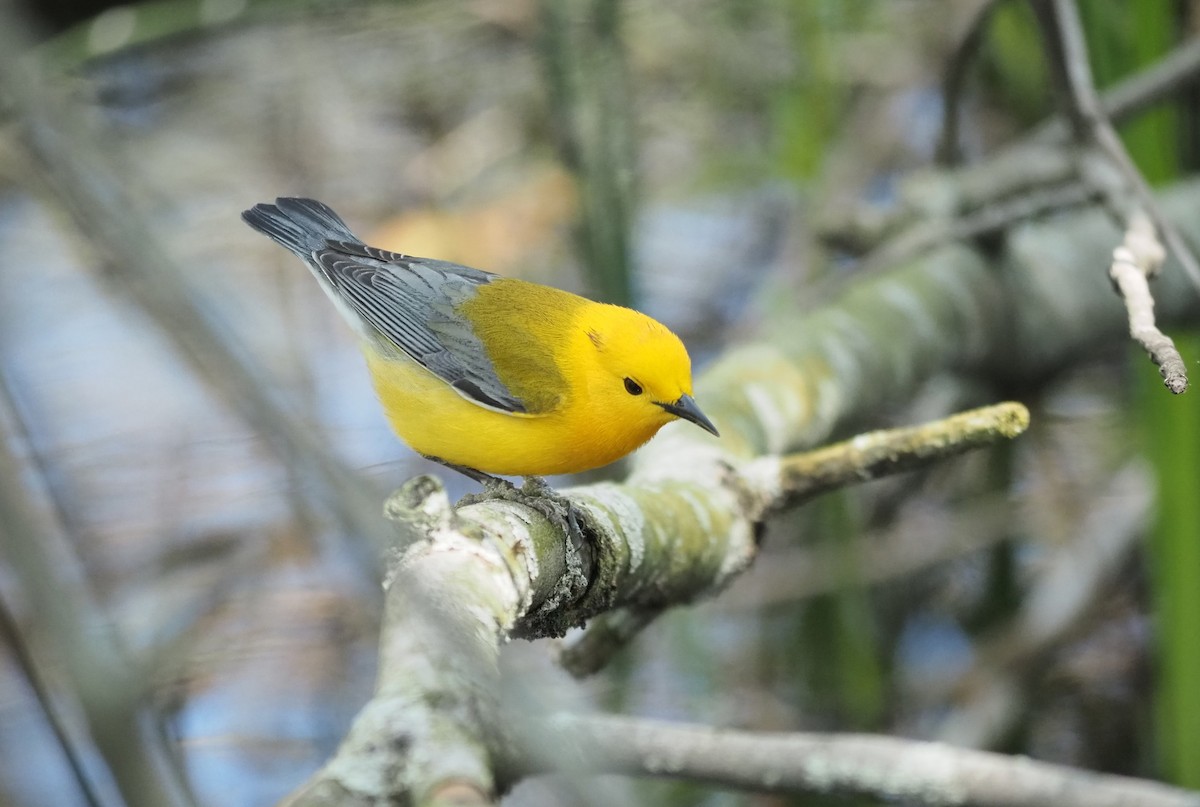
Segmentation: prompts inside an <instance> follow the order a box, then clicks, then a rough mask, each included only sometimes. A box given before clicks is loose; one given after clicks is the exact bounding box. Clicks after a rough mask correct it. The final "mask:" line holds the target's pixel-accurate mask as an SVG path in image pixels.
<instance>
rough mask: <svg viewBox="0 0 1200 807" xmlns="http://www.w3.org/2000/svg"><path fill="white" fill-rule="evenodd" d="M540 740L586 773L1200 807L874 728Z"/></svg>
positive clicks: (652, 730)
mask: <svg viewBox="0 0 1200 807" xmlns="http://www.w3.org/2000/svg"><path fill="white" fill-rule="evenodd" d="M542 731H543V732H545V734H546V735H548V736H547V737H545V738H543V740H542V742H553V743H556V744H557V745H558V746H560V748H561V749H563V750H562V751H561V755H563V756H565V755H566V753H567V752H566V750H565V749H570V751H571V752H572V753H571V754H570V759H571V763H572V766H571V767H572V768H573V769H574V770H577V771H579V772H581V773H582V772H590V773H626V774H633V775H639V776H657V777H663V776H669V777H684V778H687V779H690V780H693V781H695V780H698V781H702V782H710V783H712V784H716V785H720V786H722V787H731V786H732V787H738V788H744V789H747V790H757V791H765V792H770V793H800V794H808V795H818V794H820V795H840V796H869V797H873V798H876V799H883V800H886V801H889V802H890V801H901V802H904V803H909V804H927V805H946V807H950V805H954V806H955V807H966V805H973V806H974V807H985V805H986V806H987V807H1029V806H1030V805H1050V804H1052V805H1055V807H1132V805H1138V807H1200V793H1196V792H1194V791H1189V790H1184V789H1182V788H1176V787H1170V786H1168V785H1163V784H1159V783H1157V782H1148V781H1144V780H1139V779H1130V778H1127V777H1124V776H1108V775H1103V774H1096V773H1092V772H1090V771H1081V770H1077V769H1073V768H1067V767H1064V766H1061V765H1051V764H1048V763H1045V762H1037V761H1035V760H1031V759H1029V758H1027V757H1014V756H1006V755H1003V754H992V753H987V752H983V751H973V750H967V749H962V748H954V747H952V746H948V745H942V744H940V743H926V742H920V741H918V740H908V739H901V738H898V737H882V736H878V735H866V734H765V733H752V732H745V731H728V730H722V729H713V728H709V727H707V726H705V727H701V726H688V725H678V724H671V723H664V722H660V721H650V720H638V719H633V718H625V717H608V716H606V717H601V716H568V715H563V716H558V717H556V718H555V719H554V720H553V721H549V722H548V723H547V725H545V726H544V727H542Z"/></svg>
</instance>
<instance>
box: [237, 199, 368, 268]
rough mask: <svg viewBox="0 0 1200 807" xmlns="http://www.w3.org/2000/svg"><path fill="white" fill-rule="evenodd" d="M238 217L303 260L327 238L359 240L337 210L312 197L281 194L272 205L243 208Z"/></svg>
mask: <svg viewBox="0 0 1200 807" xmlns="http://www.w3.org/2000/svg"><path fill="white" fill-rule="evenodd" d="M242 220H243V221H245V222H246V223H247V224H249V225H250V226H251V227H253V228H254V229H256V230H258V231H259V232H260V233H262V234H263V235H266V236H267V237H269V238H271V239H272V240H273V241H275V242H276V243H278V244H280V245H281V246H284V247H287V248H288V249H290V250H291V251H292V252H294V253H296V254H297V255H299V256H300V257H301V258H305V259H307V258H309V256H311V255H312V253H313V252H314V251H316V250H319V249H324V248H325V246H326V244H327V243H328V242H329V241H349V242H351V243H356V244H357V243H362V242H361V241H360V240H359V238H358V236H356V235H355V234H354V233H353V232H351V231H350V228H349V227H347V226H346V222H344V221H342V219H341V217H340V216H338V214H337V213H334V212H333V210H332V209H330V208H329V206H328V205H325V204H323V203H321V202H318V201H317V200H316V199H299V198H294V197H288V196H283V197H280V198H278V199H276V200H275V204H273V205H272V204H257V205H255V206H254V207H252V208H250V209H249V210H243V211H242Z"/></svg>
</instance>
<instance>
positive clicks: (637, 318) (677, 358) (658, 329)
mask: <svg viewBox="0 0 1200 807" xmlns="http://www.w3.org/2000/svg"><path fill="white" fill-rule="evenodd" d="M593 311H594V317H593V321H592V322H590V323H589V325H588V328H587V335H588V339H589V341H590V342H591V348H592V349H593V350H594V351H595V358H596V366H597V368H598V370H599V371H598V372H597V373H595V374H594V375H593V378H592V379H591V382H590V385H589V386H590V390H589V393H590V395H591V396H592V398H593V399H595V400H599V401H603V402H604V406H605V410H606V411H608V412H609V413H611V415H612V416H613V417H614V418H619V419H620V421H621V422H622V423H623V424H624V425H625V426H626V428H629V429H631V430H641V431H645V432H646V434H645V437H644V438H643V439H649V438H650V437H651V436H652V435H653V434H654V433H655V432H656V431H658V430H659V428H661V427H662V426H664V425H666V424H667V423H669V422H671V421H672V420H675V419H676V418H680V419H683V420H687V421H691V422H692V423H694V424H696V425H697V426H699V427H700V428H702V429H704V430H705V431H707V432H709V433H711V434H714V435H717V428H716V426H714V425H713V424H712V421H710V420H709V419H708V418H707V417H706V416H705V414H704V413H703V412H702V411H700V407H699V406H698V405H697V404H696V401H695V400H694V399H693V398H692V362H691V359H690V358H688V353H687V349H686V348H685V347H684V346H683V343H682V342H681V341H679V337H678V336H676V335H675V334H673V333H671V331H669V330H668V329H667V328H666V326H664V325H662V324H661V323H659V322H657V321H656V320H653V319H651V318H650V317H648V316H646V315H645V314H642V313H640V312H637V311H633V310H632V309H628V308H621V307H619V306H613V305H604V306H597V307H596V308H595V309H593ZM717 436H719V435H717Z"/></svg>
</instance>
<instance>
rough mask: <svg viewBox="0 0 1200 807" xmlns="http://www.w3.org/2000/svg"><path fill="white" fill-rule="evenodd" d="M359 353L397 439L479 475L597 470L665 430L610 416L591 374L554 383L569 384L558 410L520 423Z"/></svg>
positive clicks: (580, 371)
mask: <svg viewBox="0 0 1200 807" xmlns="http://www.w3.org/2000/svg"><path fill="white" fill-rule="evenodd" d="M583 338H584V339H586V334H583ZM364 353H365V355H366V358H367V365H368V367H369V369H370V372H371V379H372V381H373V382H374V384H375V390H376V393H377V394H378V396H379V400H380V403H381V404H382V405H383V409H384V413H385V414H386V416H387V419H388V422H389V423H390V424H391V427H392V429H393V430H394V431H395V432H396V434H397V435H398V436H399V437H400V439H402V440H404V442H405V443H407V444H408V445H409V446H411V447H412V448H413V450H415V451H417V452H418V453H420V454H424V455H426V456H429V457H436V458H438V459H440V460H444V461H445V462H449V463H452V464H454V465H464V466H467V467H469V468H475V469H477V470H480V471H484V472H486V473H491V474H502V475H517V476H545V475H549V474H569V473H577V472H580V471H586V470H589V469H592V468H598V467H600V466H602V465H607V464H609V463H611V462H613V461H615V460H617V459H619V458H621V457H623V456H625V455H626V454H628V453H629V452H631V451H633V450H634V449H636V448H637V447H638V446H640V445H642V444H643V443H645V442H646V441H647V440H649V439H650V438H651V437H653V436H654V433H655V432H656V431H658V429H659V427H660V426H662V425H663V423H664V422H666V419H665V418H658V417H655V418H653V419H650V420H630V419H629V418H627V417H623V416H622V413H620V412H613V411H610V410H609V407H607V406H605V405H604V404H603V402H601V401H598V400H596V399H594V398H593V397H592V396H590V395H589V394H588V385H589V376H590V375H591V370H590V368H588V367H586V366H584V365H583V364H579V363H576V364H575V366H573V367H571V368H568V370H569V372H568V373H566V374H564V375H563V376H559V377H558V378H559V379H563V378H566V377H570V378H573V379H575V382H576V383H567V384H564V386H562V387H561V389H559V390H557V391H558V392H560V393H561V397H560V399H559V404H558V406H557V408H555V409H552V410H550V411H547V412H543V413H540V414H536V415H523V414H511V413H505V412H499V411H495V410H491V409H487V408H484V407H482V406H479V405H478V404H475V403H472V402H471V401H468V400H467V399H465V398H463V397H462V396H461V395H459V394H458V393H457V392H455V391H454V390H453V389H452V388H451V387H450V386H449V385H448V384H446V382H445V381H443V380H441V379H440V378H438V377H436V376H434V375H433V374H432V373H430V372H429V371H428V370H426V369H425V368H424V367H421V366H420V365H419V364H417V363H415V362H413V361H410V360H408V359H405V358H395V357H390V356H384V355H382V354H380V353H379V352H378V351H376V350H374V349H373V348H371V347H370V346H366V347H365V348H364ZM559 383H563V382H561V381H560V382H559Z"/></svg>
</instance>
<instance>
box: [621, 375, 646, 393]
mask: <svg viewBox="0 0 1200 807" xmlns="http://www.w3.org/2000/svg"><path fill="white" fill-rule="evenodd" d="M625 391H626V392H628V393H629V394H630V395H641V394H642V385H641V384H639V383H638V382H636V381H634V380H633V379H632V378H627V379H625Z"/></svg>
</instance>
